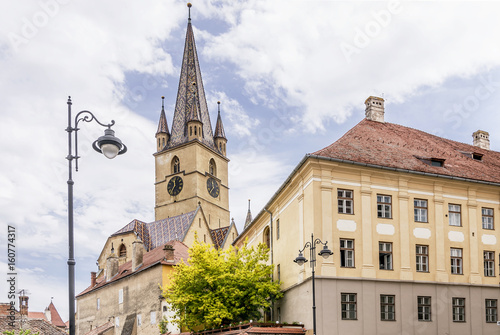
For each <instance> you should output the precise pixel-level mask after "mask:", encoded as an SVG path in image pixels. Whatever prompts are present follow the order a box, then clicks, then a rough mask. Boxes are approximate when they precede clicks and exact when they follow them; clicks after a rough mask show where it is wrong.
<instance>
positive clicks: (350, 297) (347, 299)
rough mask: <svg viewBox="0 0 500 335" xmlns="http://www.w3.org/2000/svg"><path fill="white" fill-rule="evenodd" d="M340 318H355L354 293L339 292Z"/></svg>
mask: <svg viewBox="0 0 500 335" xmlns="http://www.w3.org/2000/svg"><path fill="white" fill-rule="evenodd" d="M340 297H341V299H340V301H341V304H342V306H341V307H342V320H356V319H357V314H356V300H357V299H356V293H341V295H340Z"/></svg>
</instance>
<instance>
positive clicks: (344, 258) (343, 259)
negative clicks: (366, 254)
mask: <svg viewBox="0 0 500 335" xmlns="http://www.w3.org/2000/svg"><path fill="white" fill-rule="evenodd" d="M340 266H341V267H343V268H353V267H354V240H346V239H340Z"/></svg>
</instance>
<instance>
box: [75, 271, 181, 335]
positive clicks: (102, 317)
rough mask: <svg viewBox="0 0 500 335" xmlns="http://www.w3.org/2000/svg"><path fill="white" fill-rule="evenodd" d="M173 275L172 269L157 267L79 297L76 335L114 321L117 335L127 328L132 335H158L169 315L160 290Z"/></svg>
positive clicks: (81, 334)
mask: <svg viewBox="0 0 500 335" xmlns="http://www.w3.org/2000/svg"><path fill="white" fill-rule="evenodd" d="M170 271H171V267H170V266H166V265H156V266H153V267H151V268H149V269H147V270H144V271H140V272H138V273H137V274H135V275H133V276H129V277H126V278H123V279H120V280H118V281H116V282H111V283H110V284H108V285H106V286H104V287H101V288H99V289H96V290H94V291H91V292H89V293H87V294H85V295H83V296H80V297H78V298H77V302H78V303H77V311H76V312H77V315H76V334H77V335H83V334H85V333H87V332H88V331H90V330H91V329H94V328H96V327H98V326H100V325H102V324H104V323H106V322H108V321H111V322H113V323H114V325H115V328H114V334H115V335H119V334H121V333H122V331H123V328H124V327H127V328H128V329H132V328H134V329H135V330H134V332H133V334H150V335H157V334H158V333H159V329H158V323H159V322H160V321H161V319H162V316H163V315H164V314H165V315H167V313H168V312H167V310H165V311H164V310H163V307H162V306H163V305H164V300H162V299H159V297H160V295H161V290H160V287H159V286H160V285H165V284H166V283H167V281H168V277H167V275H168V274H169V273H170ZM129 327H131V328H129ZM171 327H172V326H171ZM171 330H174V329H173V328H171Z"/></svg>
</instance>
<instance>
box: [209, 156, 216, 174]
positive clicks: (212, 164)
mask: <svg viewBox="0 0 500 335" xmlns="http://www.w3.org/2000/svg"><path fill="white" fill-rule="evenodd" d="M208 173H210V174H211V175H212V176H217V167H216V165H215V161H214V159H213V158H212V159H211V160H210V162H209V163H208Z"/></svg>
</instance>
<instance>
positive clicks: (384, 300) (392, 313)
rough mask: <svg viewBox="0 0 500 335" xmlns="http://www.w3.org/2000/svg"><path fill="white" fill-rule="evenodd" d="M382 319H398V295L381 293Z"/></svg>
mask: <svg viewBox="0 0 500 335" xmlns="http://www.w3.org/2000/svg"><path fill="white" fill-rule="evenodd" d="M380 321H396V296H395V295H394V294H381V295H380Z"/></svg>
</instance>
